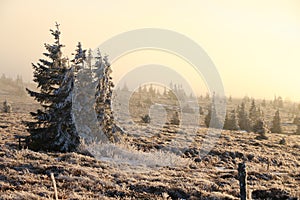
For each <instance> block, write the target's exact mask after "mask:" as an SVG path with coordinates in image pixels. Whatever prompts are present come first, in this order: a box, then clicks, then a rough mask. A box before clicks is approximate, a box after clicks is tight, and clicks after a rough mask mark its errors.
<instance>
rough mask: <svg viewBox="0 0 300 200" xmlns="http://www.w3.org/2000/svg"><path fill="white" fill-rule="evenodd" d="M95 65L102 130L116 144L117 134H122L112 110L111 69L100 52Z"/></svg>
mask: <svg viewBox="0 0 300 200" xmlns="http://www.w3.org/2000/svg"><path fill="white" fill-rule="evenodd" d="M95 58H96V63H95V79H96V95H95V97H96V105H95V110H96V114H97V118H98V121H99V123H100V127H101V130H102V131H103V133H104V134H105V135H106V136H107V138H108V140H109V141H112V142H115V141H117V140H118V139H119V138H117V132H122V131H121V129H120V128H119V127H118V126H117V125H116V124H115V121H114V116H113V112H112V109H111V101H112V92H113V91H112V90H113V87H114V84H113V82H112V77H111V72H112V70H111V67H110V63H109V62H108V58H107V56H104V58H103V57H102V56H101V53H100V51H99V50H98V52H97V56H96V57H95Z"/></svg>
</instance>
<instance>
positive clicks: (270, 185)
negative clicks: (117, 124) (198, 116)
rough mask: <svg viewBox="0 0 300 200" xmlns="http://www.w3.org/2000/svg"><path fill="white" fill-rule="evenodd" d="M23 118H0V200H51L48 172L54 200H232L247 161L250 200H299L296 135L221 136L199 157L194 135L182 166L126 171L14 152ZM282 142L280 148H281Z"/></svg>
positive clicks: (73, 157)
mask: <svg viewBox="0 0 300 200" xmlns="http://www.w3.org/2000/svg"><path fill="white" fill-rule="evenodd" d="M22 120H30V116H29V115H28V114H25V113H11V114H4V113H0V137H1V140H0V199H53V198H54V188H53V184H52V181H51V178H50V174H51V173H53V174H54V177H55V180H56V184H57V191H58V197H59V199H238V198H239V183H238V180H237V170H236V168H237V165H238V163H240V162H246V165H247V171H248V178H247V180H248V189H249V193H252V198H253V199H266V198H270V199H297V197H298V199H299V198H300V153H299V150H300V136H296V135H290V136H285V135H279V134H268V137H269V139H268V140H256V139H255V137H256V136H257V135H256V134H254V133H245V132H230V131H223V132H222V135H221V136H220V138H216V140H217V142H216V146H215V147H214V148H213V149H212V151H211V152H210V153H209V154H208V155H206V156H205V157H203V158H202V159H199V158H197V150H199V149H201V142H200V141H201V140H202V139H203V138H204V136H205V132H206V129H199V130H198V131H197V136H196V137H195V138H196V141H199V142H197V143H194V144H193V145H192V146H190V147H189V148H187V149H185V152H183V154H182V155H181V156H182V157H185V158H186V159H183V161H182V162H183V163H177V164H176V165H172V166H149V165H142V164H139V165H131V164H130V163H119V162H113V160H109V161H104V160H103V159H102V160H101V158H100V160H99V159H98V160H97V159H95V158H92V157H88V156H85V155H80V154H76V153H64V154H62V153H43V152H33V151H31V150H28V149H23V150H18V142H17V140H16V139H15V138H14V137H15V135H26V134H27V133H26V129H25V127H24V125H23V124H22ZM172 129H174V127H169V129H167V130H168V131H165V132H161V134H160V137H159V139H157V140H153V139H151V140H150V139H149V137H147V136H142V135H140V136H139V137H138V138H137V137H135V136H133V135H128V136H126V141H130V142H131V144H132V145H134V146H136V147H137V148H138V149H140V150H143V151H148V152H151V151H154V150H156V149H158V148H162V147H164V146H165V145H167V143H168V141H170V139H171V138H172V137H175V136H174V134H176V131H171V130H172ZM282 138H285V140H286V144H279V143H280V141H281V140H282ZM154 141H155V142H156V143H157V144H155V142H154ZM158 144H159V145H158ZM198 145H199V146H198ZM154 159H158V158H156V157H155V158H154ZM153 162H156V160H153Z"/></svg>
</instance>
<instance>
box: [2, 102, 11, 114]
mask: <svg viewBox="0 0 300 200" xmlns="http://www.w3.org/2000/svg"><path fill="white" fill-rule="evenodd" d="M3 112H5V113H11V112H12V107H11V105H10V103H8V102H7V101H6V100H5V101H4V102H3Z"/></svg>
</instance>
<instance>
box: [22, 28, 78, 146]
mask: <svg viewBox="0 0 300 200" xmlns="http://www.w3.org/2000/svg"><path fill="white" fill-rule="evenodd" d="M50 31H51V34H52V35H53V36H54V40H55V41H54V44H45V48H46V50H47V52H46V53H44V56H45V57H46V59H40V60H39V62H38V63H37V64H32V65H33V69H34V81H35V82H36V83H37V85H38V86H37V87H38V90H39V91H38V92H36V91H31V90H29V89H26V90H27V91H28V93H29V94H30V95H31V96H32V97H34V98H35V100H37V101H38V102H39V103H40V104H41V106H42V107H43V109H38V110H37V112H31V115H32V116H33V118H34V119H35V121H33V122H27V123H26V124H27V126H28V130H29V132H30V136H29V138H30V142H29V148H30V149H32V150H44V151H60V152H68V151H76V150H77V148H78V146H79V143H80V141H79V136H78V133H77V132H76V128H75V125H74V123H73V119H72V115H71V110H72V90H73V86H74V68H72V67H69V66H68V64H67V59H65V58H64V57H63V56H62V51H61V49H62V47H64V46H63V45H62V44H61V43H60V34H61V33H60V30H59V25H58V24H56V30H50Z"/></svg>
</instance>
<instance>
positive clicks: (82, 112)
mask: <svg viewBox="0 0 300 200" xmlns="http://www.w3.org/2000/svg"><path fill="white" fill-rule="evenodd" d="M74 55H75V56H74V59H73V60H72V61H71V62H72V63H73V66H74V68H76V69H77V72H76V75H75V76H76V79H75V87H74V91H73V105H72V106H73V110H72V112H73V117H74V122H75V125H76V130H77V132H78V133H79V134H80V137H81V138H82V139H84V140H85V142H86V143H90V142H93V141H95V140H96V139H97V138H98V139H99V137H100V136H99V134H98V133H99V127H98V120H97V116H96V114H95V109H94V106H95V86H94V83H93V74H92V70H91V67H92V66H91V65H92V64H91V60H92V52H91V50H90V51H89V54H88V56H87V57H86V50H83V49H82V46H81V43H78V45H77V49H76V53H75V54H74ZM85 61H87V62H85Z"/></svg>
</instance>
